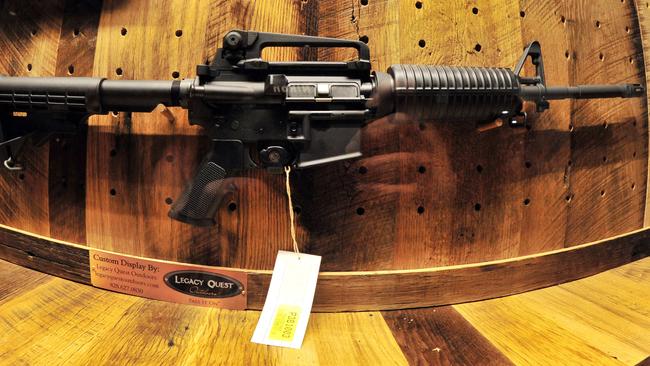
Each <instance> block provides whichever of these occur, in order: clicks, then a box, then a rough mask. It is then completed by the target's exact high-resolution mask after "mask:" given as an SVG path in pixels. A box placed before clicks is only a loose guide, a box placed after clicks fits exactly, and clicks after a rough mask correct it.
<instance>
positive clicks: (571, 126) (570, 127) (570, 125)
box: [569, 123, 573, 131]
mask: <svg viewBox="0 0 650 366" xmlns="http://www.w3.org/2000/svg"><path fill="white" fill-rule="evenodd" d="M569 131H573V123H569Z"/></svg>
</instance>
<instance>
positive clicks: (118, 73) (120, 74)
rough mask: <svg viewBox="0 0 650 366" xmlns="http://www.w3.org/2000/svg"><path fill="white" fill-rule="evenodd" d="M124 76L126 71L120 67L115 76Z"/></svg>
mask: <svg viewBox="0 0 650 366" xmlns="http://www.w3.org/2000/svg"><path fill="white" fill-rule="evenodd" d="M123 74H124V70H122V68H121V67H118V68H117V69H115V75H117V76H122V75H123Z"/></svg>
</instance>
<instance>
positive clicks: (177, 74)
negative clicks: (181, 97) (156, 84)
mask: <svg viewBox="0 0 650 366" xmlns="http://www.w3.org/2000/svg"><path fill="white" fill-rule="evenodd" d="M180 76H181V74H180V73H179V72H178V71H174V72H172V77H173V78H174V79H178V78H179V77H180Z"/></svg>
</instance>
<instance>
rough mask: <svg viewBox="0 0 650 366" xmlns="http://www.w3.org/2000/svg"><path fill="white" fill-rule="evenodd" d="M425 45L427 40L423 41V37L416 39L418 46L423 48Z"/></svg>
mask: <svg viewBox="0 0 650 366" xmlns="http://www.w3.org/2000/svg"><path fill="white" fill-rule="evenodd" d="M426 45H427V42H425V41H424V40H423V39H421V40H419V41H418V46H420V47H422V48H424V46H426Z"/></svg>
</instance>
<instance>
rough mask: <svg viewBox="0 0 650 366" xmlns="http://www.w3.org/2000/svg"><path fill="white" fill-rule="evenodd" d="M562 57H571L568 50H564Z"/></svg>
mask: <svg viewBox="0 0 650 366" xmlns="http://www.w3.org/2000/svg"><path fill="white" fill-rule="evenodd" d="M564 57H566V59H567V60H568V59H570V58H571V54H570V53H569V51H568V50H567V51H564Z"/></svg>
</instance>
